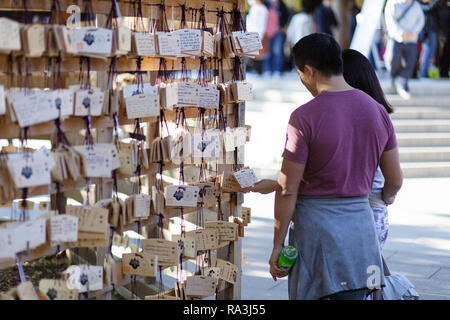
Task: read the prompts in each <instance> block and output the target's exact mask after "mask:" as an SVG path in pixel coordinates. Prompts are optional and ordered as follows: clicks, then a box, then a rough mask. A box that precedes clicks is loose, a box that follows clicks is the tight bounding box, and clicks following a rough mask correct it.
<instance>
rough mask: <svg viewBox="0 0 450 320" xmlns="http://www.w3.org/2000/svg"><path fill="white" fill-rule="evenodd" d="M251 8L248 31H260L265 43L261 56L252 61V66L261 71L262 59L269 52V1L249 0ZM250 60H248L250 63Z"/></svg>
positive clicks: (248, 15) (247, 20)
mask: <svg viewBox="0 0 450 320" xmlns="http://www.w3.org/2000/svg"><path fill="white" fill-rule="evenodd" d="M248 4H249V6H250V9H249V11H248V14H247V19H246V26H247V31H248V32H258V34H259V38H260V39H261V42H262V44H263V48H262V50H260V52H259V56H258V57H256V59H255V60H254V61H251V67H253V69H254V70H256V71H257V73H259V74H260V73H261V71H262V60H263V59H264V57H265V55H266V54H267V52H268V46H269V44H268V41H267V39H266V38H265V34H266V28H267V17H268V15H269V10H268V8H267V2H265V1H263V0H248ZM248 62H249V61H247V63H248Z"/></svg>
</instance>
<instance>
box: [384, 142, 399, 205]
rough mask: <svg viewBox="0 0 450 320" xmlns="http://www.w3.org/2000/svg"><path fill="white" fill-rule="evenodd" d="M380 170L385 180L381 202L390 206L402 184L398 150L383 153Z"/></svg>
mask: <svg viewBox="0 0 450 320" xmlns="http://www.w3.org/2000/svg"><path fill="white" fill-rule="evenodd" d="M380 168H381V172H382V173H383V176H384V179H385V182H384V188H383V200H384V202H386V204H392V203H393V202H394V200H395V196H396V195H397V192H398V191H399V190H400V188H401V187H402V184H403V173H402V169H401V168H400V157H399V153H398V148H395V149H392V150H389V151H385V152H383V154H382V155H381V161H380Z"/></svg>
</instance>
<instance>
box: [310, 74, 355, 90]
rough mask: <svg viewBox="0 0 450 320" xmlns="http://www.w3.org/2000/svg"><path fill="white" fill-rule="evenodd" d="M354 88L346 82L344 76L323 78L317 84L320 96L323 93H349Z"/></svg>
mask: <svg viewBox="0 0 450 320" xmlns="http://www.w3.org/2000/svg"><path fill="white" fill-rule="evenodd" d="M353 89H354V88H353V87H351V86H350V85H348V84H347V82H345V80H344V77H343V76H342V75H339V76H331V77H327V78H325V77H322V78H321V79H319V82H318V83H317V92H318V93H319V94H320V93H321V92H323V91H331V92H338V91H347V90H353Z"/></svg>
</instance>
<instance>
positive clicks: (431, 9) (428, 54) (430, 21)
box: [419, 0, 441, 78]
mask: <svg viewBox="0 0 450 320" xmlns="http://www.w3.org/2000/svg"><path fill="white" fill-rule="evenodd" d="M440 3H441V1H440V0H422V1H419V4H420V6H421V7H422V10H423V13H424V14H425V26H424V27H423V29H422V31H421V32H420V34H419V39H420V42H421V44H422V52H421V57H420V61H421V63H420V64H421V67H420V74H419V76H420V77H421V78H428V68H429V67H430V64H431V63H432V61H433V58H434V56H435V53H436V46H437V39H438V38H437V32H438V31H439V9H440Z"/></svg>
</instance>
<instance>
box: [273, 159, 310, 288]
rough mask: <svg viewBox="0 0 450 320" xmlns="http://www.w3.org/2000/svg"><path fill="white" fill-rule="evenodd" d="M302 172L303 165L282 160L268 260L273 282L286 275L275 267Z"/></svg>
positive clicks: (295, 199) (293, 208) (290, 217)
mask: <svg viewBox="0 0 450 320" xmlns="http://www.w3.org/2000/svg"><path fill="white" fill-rule="evenodd" d="M304 170H305V165H304V164H301V163H298V162H294V161H291V160H287V159H283V163H282V165H281V172H280V175H279V177H278V185H279V188H278V189H277V191H276V194H275V209H274V211H275V214H274V215H275V219H274V234H273V250H272V254H271V256H270V259H269V264H270V273H271V275H272V277H273V279H274V280H276V278H281V277H284V276H286V275H287V273H286V271H285V270H283V269H280V268H278V267H277V261H278V256H279V255H280V252H281V250H282V249H283V245H284V240H285V238H286V235H287V232H288V228H289V224H290V222H291V219H292V216H293V214H294V210H295V203H296V201H297V194H298V188H299V186H300V182H301V180H302V178H303V172H304Z"/></svg>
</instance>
